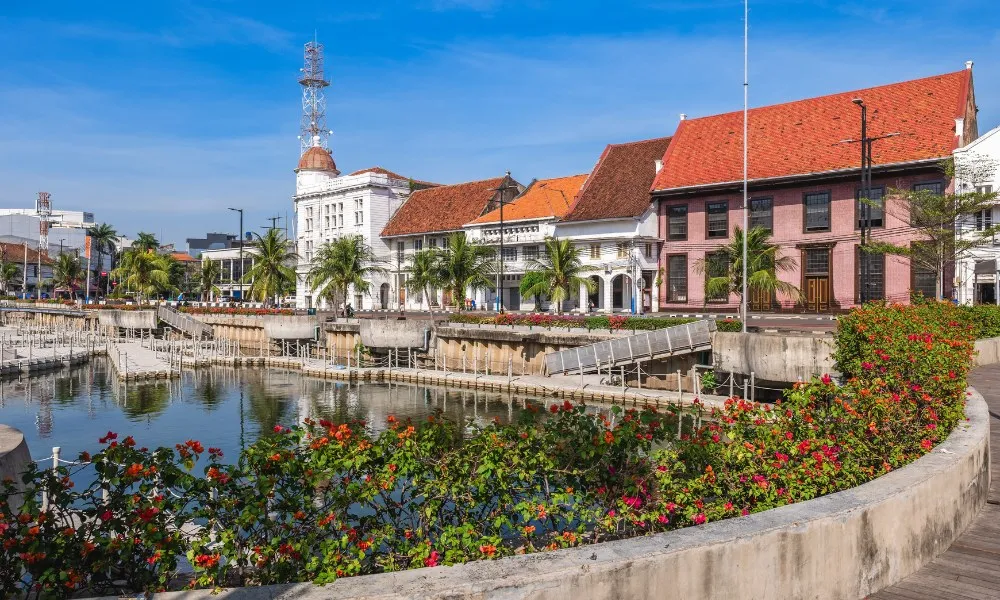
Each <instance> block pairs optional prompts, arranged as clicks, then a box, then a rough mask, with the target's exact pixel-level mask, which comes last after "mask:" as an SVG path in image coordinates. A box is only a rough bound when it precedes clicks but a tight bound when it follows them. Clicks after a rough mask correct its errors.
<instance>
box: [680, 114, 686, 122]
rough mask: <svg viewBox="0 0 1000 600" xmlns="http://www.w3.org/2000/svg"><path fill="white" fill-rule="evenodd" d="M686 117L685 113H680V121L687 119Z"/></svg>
mask: <svg viewBox="0 0 1000 600" xmlns="http://www.w3.org/2000/svg"><path fill="white" fill-rule="evenodd" d="M687 118H688V116H687V114H686V113H681V121H687Z"/></svg>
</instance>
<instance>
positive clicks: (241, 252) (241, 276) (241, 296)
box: [229, 208, 245, 302]
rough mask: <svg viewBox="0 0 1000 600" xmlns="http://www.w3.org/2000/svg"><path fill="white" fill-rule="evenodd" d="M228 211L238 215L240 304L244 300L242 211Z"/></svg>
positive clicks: (233, 209) (238, 209) (237, 209)
mask: <svg viewBox="0 0 1000 600" xmlns="http://www.w3.org/2000/svg"><path fill="white" fill-rule="evenodd" d="M229 210H232V211H235V212H238V213H240V231H239V236H238V237H239V240H240V302H243V301H244V300H245V298H244V297H243V209H242V208H230V209H229Z"/></svg>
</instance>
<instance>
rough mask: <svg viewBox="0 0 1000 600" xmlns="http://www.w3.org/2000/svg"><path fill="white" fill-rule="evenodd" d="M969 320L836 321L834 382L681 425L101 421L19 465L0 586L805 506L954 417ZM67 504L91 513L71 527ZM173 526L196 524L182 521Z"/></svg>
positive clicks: (213, 574) (519, 542)
mask: <svg viewBox="0 0 1000 600" xmlns="http://www.w3.org/2000/svg"><path fill="white" fill-rule="evenodd" d="M973 334H974V330H973V328H972V327H971V326H970V325H968V324H966V323H965V322H964V321H963V319H962V318H961V313H960V312H959V309H957V308H955V307H951V306H948V305H944V304H942V305H928V306H919V307H909V306H877V305H871V306H867V307H865V308H863V309H857V310H855V311H854V312H852V313H851V314H850V315H848V316H846V317H844V318H842V319H841V320H840V323H839V326H838V332H837V344H838V348H837V354H836V359H837V363H838V368H839V369H840V370H841V371H842V372H843V373H845V374H847V375H848V377H849V379H848V381H847V382H846V384H845V385H843V386H838V385H836V384H835V383H834V382H833V381H832V380H831V379H830V378H829V377H828V376H824V377H822V378H820V379H817V380H814V381H812V382H809V383H806V384H800V385H798V386H797V387H796V388H795V389H794V390H793V391H792V392H790V393H789V394H788V397H787V398H786V400H784V401H783V402H780V403H776V404H774V405H768V404H759V405H758V404H753V403H750V402H747V401H744V400H738V399H731V400H729V401H727V402H726V406H725V408H724V409H723V410H720V411H717V412H715V413H714V415H713V416H714V420H713V421H709V422H707V423H706V424H705V425H704V426H703V427H701V428H700V429H699V430H697V431H694V432H692V433H690V434H689V433H685V434H684V435H682V436H681V437H680V438H675V437H674V434H673V432H675V431H676V418H677V416H676V415H675V414H673V413H671V412H670V411H667V412H657V411H654V410H652V409H644V410H629V411H622V410H620V409H618V410H616V411H614V412H613V413H611V415H610V416H609V415H608V414H600V415H594V414H588V413H586V412H585V411H584V410H583V408H582V407H579V406H573V405H572V404H569V403H564V404H560V405H552V406H551V407H550V414H548V417H547V418H544V419H541V418H535V417H534V415H532V414H530V413H529V414H526V418H525V419H524V420H522V421H521V422H519V423H515V424H511V425H500V424H492V425H489V426H487V427H483V428H471V430H467V429H466V427H465V425H464V424H456V423H451V422H448V421H444V420H442V419H440V418H430V419H428V420H427V421H424V422H420V423H409V422H406V423H400V422H397V421H396V420H395V419H394V418H393V417H389V422H388V424H387V425H388V427H387V428H386V429H385V430H384V431H382V432H381V433H379V434H373V433H372V432H371V431H370V429H369V428H367V427H365V426H364V424H363V423H350V424H335V423H328V422H325V421H320V422H318V423H313V422H307V424H306V426H305V427H303V428H293V429H287V428H283V427H277V428H276V431H275V432H274V433H273V434H271V435H268V436H266V437H263V438H262V439H260V440H259V441H257V442H256V443H254V444H253V445H251V446H250V447H248V448H247V449H246V450H245V451H244V452H243V454H242V455H241V456H240V457H238V458H237V460H236V461H235V462H234V463H232V464H226V463H225V461H224V460H223V457H222V456H220V454H219V452H218V451H217V450H214V449H212V448H208V449H207V450H206V449H205V448H204V447H203V446H202V444H201V443H199V442H197V441H194V440H189V441H187V442H185V443H183V444H179V445H177V446H176V447H175V448H160V449H156V450H148V449H145V448H138V447H137V445H136V443H135V442H134V441H133V440H132V439H131V438H124V439H121V440H120V439H119V438H118V436H117V435H115V434H113V433H109V434H108V435H107V436H105V437H104V438H102V439H101V440H99V443H101V444H102V445H103V447H102V449H101V450H100V452H98V453H96V454H95V455H94V456H93V457H91V456H89V455H84V456H81V457H80V460H81V461H84V462H85V463H86V464H84V465H81V466H79V467H73V468H66V467H62V468H60V469H59V470H58V471H56V472H52V471H44V472H38V471H31V472H29V473H28V474H27V475H26V477H25V482H26V484H27V485H28V487H29V493H28V494H27V496H26V497H27V501H26V502H25V504H24V506H23V507H22V509H21V510H20V512H19V513H17V514H13V513H11V512H10V511H9V509H7V508H6V506H7V505H6V503H2V504H0V511H2V512H0V534H2V537H3V539H4V542H3V546H2V550H0V595H3V596H7V595H11V594H16V593H22V592H24V591H25V590H28V589H30V588H31V586H32V585H40V586H41V589H40V591H41V592H43V593H45V594H48V595H53V596H58V595H63V596H66V595H69V594H71V593H79V592H80V591H81V590H83V591H86V592H87V593H98V594H99V593H110V592H111V591H114V592H123V591H132V592H134V591H152V590H158V589H162V588H164V587H166V586H167V585H168V583H169V582H170V581H171V580H172V577H173V576H174V574H175V570H176V564H177V556H178V555H187V556H188V557H189V559H190V562H191V563H192V565H193V566H194V571H195V575H194V579H193V581H192V585H194V586H216V585H258V584H269V583H281V582H291V581H316V582H318V583H323V582H329V581H332V580H333V579H336V578H338V577H344V576H350V575H357V574H363V573H376V572H387V571H396V570H401V569H410V568H417V567H434V566H437V565H442V564H452V563H458V562H465V561H470V560H486V559H493V558H497V557H501V556H508V555H512V554H519V553H527V552H541V551H548V550H555V549H559V548H566V547H570V546H579V545H585V544H593V543H597V542H601V541H606V540H613V539H619V538H625V537H632V536H639V535H646V534H648V533H652V532H660V531H666V530H670V529H675V528H680V527H688V526H691V525H699V524H702V523H706V522H709V521H716V520H719V519H725V518H729V517H738V516H740V515H745V514H749V513H753V512H758V511H763V510H767V509H770V508H774V507H778V506H782V505H787V504H791V503H796V502H801V501H804V500H808V499H811V498H815V497H817V496H821V495H824V494H829V493H831V492H835V491H839V490H843V489H847V488H850V487H853V486H856V485H858V484H860V483H864V482H866V481H869V480H871V479H874V478H876V477H878V476H880V475H881V474H884V473H886V472H888V471H891V470H893V469H896V468H898V467H900V466H902V465H905V464H907V463H909V462H911V461H912V460H914V459H916V458H917V457H919V456H921V455H923V454H925V453H927V452H928V451H930V450H931V449H932V448H933V446H934V445H935V444H936V443H937V442H939V441H940V440H943V439H944V438H945V437H947V435H948V434H949V433H950V432H951V430H952V429H953V428H954V427H955V425H956V424H957V423H958V422H959V421H960V420H961V419H962V418H963V407H964V399H965V384H966V376H967V373H968V369H969V366H970V359H971V353H972V340H973ZM662 442H668V445H667V446H666V447H665V448H663V449H658V450H654V446H656V447H659V446H658V444H660V443H662ZM82 469H87V470H93V471H94V474H95V475H96V479H95V480H104V481H106V482H107V483H106V487H107V488H108V498H107V500H104V499H102V497H101V488H100V485H99V484H97V483H95V484H93V485H90V486H88V487H87V488H86V489H82V490H76V489H75V488H74V487H72V486H73V481H74V476H75V475H76V473H75V471H76V470H82ZM76 479H80V477H79V476H77V477H76ZM43 490H44V491H45V492H46V493H47V495H48V497H49V498H50V500H51V507H50V508H49V509H48V510H42V508H41V505H40V503H39V500H38V498H39V496H40V492H41V491H43ZM8 493H9V492H8ZM2 500H3V498H2V497H0V502H2ZM70 507H72V509H71V508H70ZM72 511H82V512H83V514H84V516H85V517H87V518H86V519H84V520H83V522H82V524H79V525H75V524H74V523H77V521H73V520H71V517H70V516H69V515H70V513H71V512H72ZM185 523H199V524H202V525H204V528H203V529H201V530H200V531H199V532H194V533H189V534H181V533H179V532H178V531H177V529H176V527H178V526H180V525H182V524H185ZM115 580H120V581H124V582H125V584H124V585H120V586H116V585H112V583H111V582H112V581H115Z"/></svg>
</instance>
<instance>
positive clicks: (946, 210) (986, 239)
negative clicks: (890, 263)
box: [864, 156, 1000, 300]
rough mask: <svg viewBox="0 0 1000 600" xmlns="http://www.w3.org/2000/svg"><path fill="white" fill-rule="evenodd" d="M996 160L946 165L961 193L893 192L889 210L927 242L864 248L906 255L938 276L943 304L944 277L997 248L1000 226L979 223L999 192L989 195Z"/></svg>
mask: <svg viewBox="0 0 1000 600" xmlns="http://www.w3.org/2000/svg"><path fill="white" fill-rule="evenodd" d="M996 167H997V164H996V162H995V161H992V160H987V159H984V158H982V157H978V156H977V157H974V158H972V159H970V160H968V161H965V162H963V163H959V164H956V163H955V162H954V161H945V162H944V163H943V164H942V165H941V169H942V171H943V172H944V174H945V176H947V177H949V178H955V181H956V184H957V185H956V187H958V188H959V189H958V190H957V191H956V192H943V193H940V194H938V193H935V192H934V191H932V190H928V189H918V190H898V189H891V190H889V191H888V193H887V194H886V196H887V198H888V202H887V203H886V211H887V212H889V214H895V216H896V217H897V218H899V219H900V220H903V221H909V222H910V224H911V225H912V226H913V228H914V229H915V230H916V231H917V233H918V236H919V237H920V238H922V239H920V240H919V241H916V242H912V243H910V244H908V245H902V244H894V243H891V242H886V241H881V240H872V241H868V242H867V243H866V244H865V246H864V249H865V251H867V252H869V253H872V254H893V255H897V256H906V257H908V258H909V259H910V264H911V265H912V267H913V269H914V270H919V271H923V272H927V273H934V274H935V275H936V277H935V293H934V295H935V298H937V299H938V300H942V299H944V289H945V277H946V274H947V273H949V272H952V271H953V269H952V268H951V267H953V266H954V265H955V263H956V262H959V261H962V260H966V259H970V258H972V257H973V254H974V253H975V251H976V250H977V249H979V248H982V247H984V246H989V245H992V244H993V239H994V237H995V236H996V235H997V234H1000V223H995V224H989V223H987V222H985V221H981V220H979V215H981V214H982V213H983V211H992V210H993V206H994V205H995V204H996V200H997V192H995V191H994V192H986V191H985V188H983V187H981V183H982V182H983V181H990V180H992V175H993V173H994V172H995V171H996Z"/></svg>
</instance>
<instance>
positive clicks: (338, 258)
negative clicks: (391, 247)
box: [306, 235, 388, 306]
mask: <svg viewBox="0 0 1000 600" xmlns="http://www.w3.org/2000/svg"><path fill="white" fill-rule="evenodd" d="M386 273H388V271H387V270H386V268H385V267H383V266H382V261H381V260H379V258H378V257H377V256H375V252H374V251H373V250H372V248H371V246H369V245H368V244H366V243H365V238H364V237H363V236H360V235H345V236H343V237H340V238H337V239H335V240H333V241H332V242H327V243H326V244H323V245H322V246H320V247H319V250H317V252H316V256H315V257H314V258H313V264H312V267H310V269H309V273H308V275H306V285H308V286H309V287H310V288H311V289H314V290H316V294H317V295H318V296H319V297H321V298H325V299H326V300H327V301H328V302H329V303H330V304H331V305H333V306H337V305H338V304H339V302H340V301H341V300H343V302H344V303H345V304H346V303H347V291H348V289H349V288H350V287H351V286H354V292H355V293H356V294H366V293H368V292H369V291H370V290H371V285H372V284H371V280H372V279H373V278H374V277H375V276H378V275H385V274H386Z"/></svg>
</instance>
